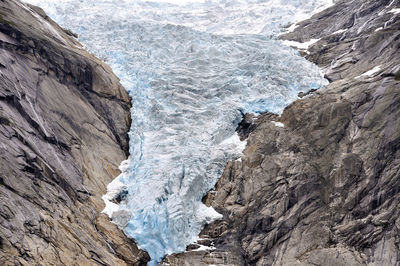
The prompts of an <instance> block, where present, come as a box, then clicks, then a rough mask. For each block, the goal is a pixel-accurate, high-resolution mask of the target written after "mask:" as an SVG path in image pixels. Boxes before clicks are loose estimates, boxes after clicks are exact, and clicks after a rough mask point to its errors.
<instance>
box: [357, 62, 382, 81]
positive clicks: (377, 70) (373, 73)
mask: <svg viewBox="0 0 400 266" xmlns="http://www.w3.org/2000/svg"><path fill="white" fill-rule="evenodd" d="M379 71H381V66H380V65H379V66H376V67H374V68H373V69H371V70H369V71H367V72H365V73H363V74H361V75H360V76H357V77H356V79H359V78H363V77H372V76H374V75H375V74H376V73H378V72H379Z"/></svg>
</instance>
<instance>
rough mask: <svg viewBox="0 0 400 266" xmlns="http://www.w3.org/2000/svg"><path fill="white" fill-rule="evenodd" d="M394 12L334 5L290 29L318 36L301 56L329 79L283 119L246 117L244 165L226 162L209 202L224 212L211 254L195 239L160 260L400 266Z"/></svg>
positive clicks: (210, 233) (352, 3)
mask: <svg viewBox="0 0 400 266" xmlns="http://www.w3.org/2000/svg"><path fill="white" fill-rule="evenodd" d="M390 4H391V6H389V5H390ZM393 8H400V1H398V0H395V1H392V0H365V1H362V0H345V1H337V2H336V4H335V5H334V6H333V7H331V8H329V9H327V10H325V11H323V12H321V13H319V14H317V15H315V16H314V17H312V18H311V19H309V20H307V21H304V22H302V23H300V24H299V26H298V27H297V28H296V30H295V31H294V32H292V33H289V34H286V35H284V36H282V37H281V38H282V39H287V40H292V41H298V42H305V41H309V40H310V39H320V40H319V41H318V42H316V43H315V44H314V45H312V46H311V47H310V48H309V49H308V51H302V53H303V55H304V56H305V57H306V58H307V59H309V60H311V61H312V62H315V63H316V64H318V65H319V66H320V67H321V68H322V69H323V71H324V73H325V75H326V78H327V79H329V81H330V82H331V83H330V84H329V85H328V86H327V87H325V88H323V89H321V90H319V91H316V92H313V93H311V94H310V95H307V96H306V97H304V98H302V99H300V100H298V101H296V102H294V103H293V104H291V105H290V106H288V107H287V108H286V109H285V111H284V112H283V114H282V116H281V117H280V118H278V119H277V118H276V117H273V116H271V115H270V114H267V115H266V116H263V117H261V118H260V119H261V120H260V119H257V120H256V122H255V123H253V122H252V121H253V120H254V118H251V117H248V116H247V117H245V118H246V119H245V120H244V121H243V123H242V126H241V127H240V128H239V129H240V130H241V133H242V136H246V135H248V145H247V147H246V149H245V151H244V155H243V157H242V159H241V161H234V162H230V163H228V165H227V166H226V169H225V172H224V174H223V175H222V177H221V178H220V180H219V182H218V183H217V185H216V186H215V189H214V190H213V191H211V192H209V193H208V195H207V196H206V197H205V198H204V201H205V203H206V204H208V205H210V206H213V207H214V208H215V209H216V210H217V211H219V212H220V213H222V214H223V215H224V219H223V220H221V221H218V222H215V223H213V224H211V225H209V226H207V227H206V228H205V229H204V230H203V232H202V233H201V237H202V239H203V240H202V241H200V242H201V244H203V245H206V246H210V247H211V250H204V249H203V250H201V251H196V246H192V247H191V249H190V250H189V251H187V252H185V253H182V254H176V255H172V256H168V257H166V258H165V259H164V262H163V263H161V264H163V265H211V264H213V265H290V266H293V265H320V266H340V265H343V266H345V265H346V266H348V265H371V266H372V265H376V266H381V265H388V266H390V265H400V215H399V214H400V14H399V13H397V14H395V13H393V12H390V10H392V9H393ZM370 70H374V71H370ZM368 71H369V72H368ZM271 120H274V121H279V122H281V123H283V124H284V127H283V128H282V127H278V126H276V125H275V124H274V123H272V122H270V121H271Z"/></svg>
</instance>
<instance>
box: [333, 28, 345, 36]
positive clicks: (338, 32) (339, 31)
mask: <svg viewBox="0 0 400 266" xmlns="http://www.w3.org/2000/svg"><path fill="white" fill-rule="evenodd" d="M346 31H347V29H340V30H337V31H335V32H334V33H332V35H335V34H340V33H343V32H346Z"/></svg>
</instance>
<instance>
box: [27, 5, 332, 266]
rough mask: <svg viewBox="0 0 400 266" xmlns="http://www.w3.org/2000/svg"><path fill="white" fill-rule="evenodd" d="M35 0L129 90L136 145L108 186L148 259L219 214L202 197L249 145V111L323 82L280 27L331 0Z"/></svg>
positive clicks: (276, 105) (282, 102) (116, 213)
mask: <svg viewBox="0 0 400 266" xmlns="http://www.w3.org/2000/svg"><path fill="white" fill-rule="evenodd" d="M29 2H31V3H34V4H38V5H40V6H42V7H43V8H44V9H45V10H46V11H47V12H48V14H49V15H50V16H51V17H52V18H53V19H55V20H56V21H57V22H59V23H60V24H61V25H63V26H64V27H66V28H70V29H72V30H73V31H75V32H77V33H78V34H79V36H80V37H79V38H80V40H81V42H83V43H84V44H85V45H86V46H87V48H88V49H89V50H90V51H92V52H93V53H95V54H96V55H97V56H99V57H101V58H102V59H103V60H105V61H106V62H107V63H108V64H110V65H111V67H112V68H113V70H114V71H115V73H116V74H117V75H118V76H119V77H120V78H121V81H122V83H123V85H124V86H125V87H126V88H127V90H128V91H129V93H130V95H131V96H132V104H133V108H132V111H131V112H132V127H131V131H130V133H129V136H130V157H129V159H128V160H127V161H125V162H123V163H122V165H121V170H122V174H121V175H120V176H119V177H118V178H117V179H115V180H114V181H113V182H112V183H111V184H110V185H109V186H108V194H107V195H105V196H104V199H105V201H106V204H107V207H106V209H105V212H106V213H107V214H109V215H110V216H111V217H112V219H113V221H114V222H115V223H117V224H118V225H119V226H120V227H121V228H122V229H123V230H124V231H125V233H126V234H127V235H129V236H131V237H133V238H135V239H136V241H137V242H138V243H139V245H140V246H141V247H142V248H143V249H145V250H147V251H148V252H149V254H150V256H151V258H152V259H153V261H152V262H151V264H155V263H156V261H159V260H160V259H161V258H162V257H163V256H164V255H165V254H167V253H173V252H180V251H183V250H185V247H186V246H187V245H188V244H189V243H191V242H193V241H195V240H196V239H197V235H198V234H199V232H200V230H201V229H202V227H203V226H204V224H205V223H207V222H210V221H212V220H213V219H216V218H219V217H220V215H219V214H218V213H216V212H215V211H214V210H213V209H212V208H207V207H206V206H205V205H203V204H202V203H201V198H202V197H203V195H204V194H205V193H206V192H207V191H208V190H209V189H211V188H212V187H213V186H214V184H215V182H216V181H217V179H218V177H219V176H220V175H221V173H222V171H223V169H224V167H225V164H226V162H227V161H228V160H232V159H238V158H239V157H240V155H241V151H242V150H243V148H244V146H245V143H244V142H240V141H239V138H238V136H237V135H236V134H235V128H236V126H237V124H238V122H239V121H240V120H241V116H242V113H244V112H254V113H259V112H263V111H272V112H278V113H279V112H281V111H282V110H283V108H284V107H285V106H286V105H287V104H289V103H290V102H292V101H293V100H295V99H296V98H297V94H298V92H300V91H308V90H310V89H316V88H319V87H321V86H322V85H323V84H325V81H324V80H323V78H322V77H321V76H320V72H319V70H318V68H317V67H316V66H314V65H312V64H311V63H309V62H307V61H306V60H305V59H303V58H302V57H300V56H299V55H298V53H297V52H296V51H295V50H293V49H291V48H289V47H286V46H284V45H282V44H281V43H280V42H278V41H276V40H274V36H277V34H279V33H280V32H282V31H283V28H282V27H283V26H288V25H289V24H290V23H291V22H293V21H296V20H297V19H298V18H302V17H304V16H307V15H310V14H311V13H312V12H314V11H315V10H317V9H318V8H320V7H321V6H323V5H326V4H330V3H331V2H332V1H330V0H326V1H321V0H286V1H285V0H264V1H262V0H257V1H256V0H254V1H250V0H249V1H243V0H241V1H237V0H236V1H235V0H229V1H228V0H218V1H212V0H207V1H201V0H199V1H178V2H175V1H152V2H151V1H128V0H125V1H111V0H96V1H94V0H85V1H81V0H61V1H60V0H58V1H50V0H48V1H46V0H30V1H29ZM174 3H176V4H174ZM118 195H119V198H120V199H122V201H121V202H120V203H119V204H117V203H115V201H114V202H112V201H111V200H112V199H114V198H115V197H116V196H118Z"/></svg>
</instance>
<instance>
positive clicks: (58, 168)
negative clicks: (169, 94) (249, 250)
mask: <svg viewBox="0 0 400 266" xmlns="http://www.w3.org/2000/svg"><path fill="white" fill-rule="evenodd" d="M73 35H74V34H73V33H71V32H70V31H66V30H63V29H62V28H60V27H59V26H58V25H56V24H55V23H54V22H53V21H52V20H51V19H49V18H48V17H47V16H46V14H45V13H44V12H43V10H41V9H39V8H37V7H34V6H29V5H26V4H23V3H21V2H19V1H17V0H1V1H0V264H1V265H97V264H99V265H125V264H129V265H141V264H145V263H146V261H148V259H149V258H148V255H147V253H145V252H143V251H141V250H139V249H138V248H137V246H136V245H135V243H134V242H133V241H132V240H130V239H128V238H127V237H126V236H125V235H124V234H123V233H122V232H121V231H119V230H118V229H117V227H116V226H115V225H113V224H112V223H110V221H109V219H108V217H106V216H105V215H104V214H101V211H102V209H103V208H104V203H103V201H102V199H101V196H102V195H103V194H105V192H106V186H107V184H108V183H109V182H110V181H111V180H113V178H115V177H116V176H117V175H118V173H119V170H118V165H119V164H120V163H121V161H123V160H124V159H126V157H127V153H128V137H127V132H128V129H129V126H130V112H129V110H130V99H129V96H128V95H127V93H126V92H125V90H124V88H123V87H122V86H121V85H120V83H119V80H118V79H117V77H116V76H115V75H114V74H113V73H112V71H111V69H110V68H109V67H108V66H106V65H105V64H103V63H102V62H101V61H100V60H98V59H96V58H95V57H94V56H93V55H91V54H89V53H87V52H86V51H85V50H84V49H82V47H81V45H80V44H79V43H78V42H77V41H76V40H75V39H74V38H73Z"/></svg>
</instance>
